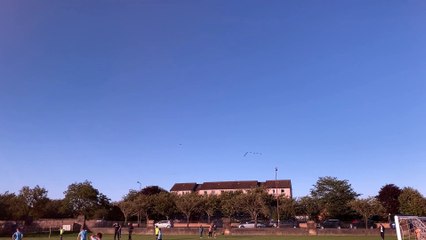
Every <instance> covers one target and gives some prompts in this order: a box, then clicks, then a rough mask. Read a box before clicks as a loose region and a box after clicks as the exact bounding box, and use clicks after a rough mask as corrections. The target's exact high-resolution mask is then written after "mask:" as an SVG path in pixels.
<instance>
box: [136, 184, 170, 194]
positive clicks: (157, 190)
mask: <svg viewBox="0 0 426 240" xmlns="http://www.w3.org/2000/svg"><path fill="white" fill-rule="evenodd" d="M162 192H167V191H166V190H164V189H163V188H161V187H159V186H148V187H145V188H143V189H142V190H141V193H142V194H143V195H148V196H151V195H157V194H159V193H162Z"/></svg>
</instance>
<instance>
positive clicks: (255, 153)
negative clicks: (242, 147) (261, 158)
mask: <svg viewBox="0 0 426 240" xmlns="http://www.w3.org/2000/svg"><path fill="white" fill-rule="evenodd" d="M247 154H252V155H262V153H261V152H246V153H244V157H245V156H247Z"/></svg>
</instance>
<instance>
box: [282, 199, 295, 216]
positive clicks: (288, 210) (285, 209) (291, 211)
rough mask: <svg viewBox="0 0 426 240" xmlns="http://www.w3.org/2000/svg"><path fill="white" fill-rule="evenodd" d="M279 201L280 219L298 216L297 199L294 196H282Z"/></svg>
mask: <svg viewBox="0 0 426 240" xmlns="http://www.w3.org/2000/svg"><path fill="white" fill-rule="evenodd" d="M278 203H279V204H278V205H279V206H278V207H279V210H280V219H282V218H284V219H290V218H294V217H295V216H296V201H295V200H294V199H293V198H288V197H285V196H280V198H279V202H278Z"/></svg>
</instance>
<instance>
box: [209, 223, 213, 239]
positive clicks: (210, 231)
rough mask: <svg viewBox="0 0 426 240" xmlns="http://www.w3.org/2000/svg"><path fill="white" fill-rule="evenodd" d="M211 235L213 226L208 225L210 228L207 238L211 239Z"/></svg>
mask: <svg viewBox="0 0 426 240" xmlns="http://www.w3.org/2000/svg"><path fill="white" fill-rule="evenodd" d="M212 234H213V224H210V226H209V238H211V237H212Z"/></svg>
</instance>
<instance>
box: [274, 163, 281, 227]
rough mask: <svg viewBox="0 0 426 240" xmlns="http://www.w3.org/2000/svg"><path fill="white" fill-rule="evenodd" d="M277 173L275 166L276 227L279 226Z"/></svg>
mask: <svg viewBox="0 0 426 240" xmlns="http://www.w3.org/2000/svg"><path fill="white" fill-rule="evenodd" d="M277 173H278V168H277V167H275V193H276V195H277V196H276V197H277V228H279V227H280V209H279V201H278V200H279V198H280V195H279V194H278V185H277Z"/></svg>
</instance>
